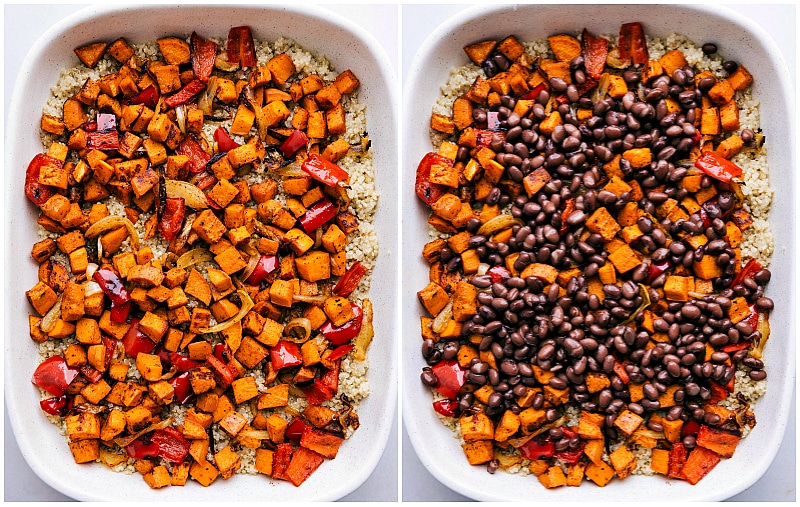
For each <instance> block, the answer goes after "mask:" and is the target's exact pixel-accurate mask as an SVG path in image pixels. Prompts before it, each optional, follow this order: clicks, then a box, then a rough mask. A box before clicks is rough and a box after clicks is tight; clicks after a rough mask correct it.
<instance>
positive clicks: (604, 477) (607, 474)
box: [586, 462, 614, 488]
mask: <svg viewBox="0 0 800 507" xmlns="http://www.w3.org/2000/svg"><path fill="white" fill-rule="evenodd" d="M586 477H587V478H588V479H589V480H591V481H592V482H593V483H595V484H597V485H598V486H600V487H601V488H602V487H603V486H605V485H606V484H608V483H609V482H611V479H613V478H614V469H613V468H612V467H611V465H608V464H606V463H602V462H601V463H600V464H598V463H594V462H592V463H589V464H588V465H586Z"/></svg>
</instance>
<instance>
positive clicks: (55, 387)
mask: <svg viewBox="0 0 800 507" xmlns="http://www.w3.org/2000/svg"><path fill="white" fill-rule="evenodd" d="M78 373H80V372H79V370H77V369H76V368H70V367H69V366H67V362H66V361H65V360H64V358H63V357H61V356H52V357H50V358H48V359H45V360H44V361H43V362H42V363H40V364H39V366H37V367H36V370H35V371H34V372H33V377H31V382H32V383H33V384H34V385H35V386H38V387H41V388H42V389H44V390H45V391H47V392H48V393H50V394H52V395H53V396H61V395H62V394H64V391H65V390H66V389H67V387H69V385H70V383H72V381H73V380H75V377H77V376H78Z"/></svg>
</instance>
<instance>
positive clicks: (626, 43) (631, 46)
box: [619, 22, 650, 65]
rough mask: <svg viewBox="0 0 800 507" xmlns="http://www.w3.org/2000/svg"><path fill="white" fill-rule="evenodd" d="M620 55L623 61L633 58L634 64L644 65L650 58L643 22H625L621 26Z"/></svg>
mask: <svg viewBox="0 0 800 507" xmlns="http://www.w3.org/2000/svg"><path fill="white" fill-rule="evenodd" d="M619 56H620V59H621V60H622V61H623V62H627V61H628V60H629V59H632V61H633V64H634V65H644V64H645V63H647V61H648V60H649V59H650V56H649V55H648V54H647V41H646V40H645V38H644V29H643V28H642V24H641V23H639V22H636V23H625V24H623V25H622V26H621V27H620V29H619Z"/></svg>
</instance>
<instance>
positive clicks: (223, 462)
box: [214, 445, 242, 479]
mask: <svg viewBox="0 0 800 507" xmlns="http://www.w3.org/2000/svg"><path fill="white" fill-rule="evenodd" d="M214 463H215V464H216V465H217V467H218V468H219V473H220V475H221V476H222V478H223V479H229V478H231V477H232V476H233V474H235V473H236V472H237V471H238V470H239V469H240V468H241V466H242V459H241V457H240V456H239V455H238V454H237V453H236V451H234V450H233V449H232V448H231V446H230V445H226V446H225V447H223V448H222V449H221V450H220V451H218V452H217V453H216V454H214Z"/></svg>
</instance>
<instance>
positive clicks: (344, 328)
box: [319, 303, 364, 345]
mask: <svg viewBox="0 0 800 507" xmlns="http://www.w3.org/2000/svg"><path fill="white" fill-rule="evenodd" d="M350 305H351V307H352V308H353V313H355V315H356V316H355V317H354V318H353V319H352V320H349V321H347V322H345V323H344V324H342V325H341V326H338V327H337V326H334V325H333V323H332V322H331V321H330V320H326V321H325V324H323V325H322V327H320V328H319V331H320V333H322V335H323V336H324V337H325V338H327V339H328V340H330V342H331V343H333V344H334V345H344V344H345V343H347V342H349V341H350V340H351V339H353V338H355V336H356V335H357V334H358V333H359V331H361V323H362V322H363V320H364V319H363V317H364V313H363V312H362V310H361V307H359V306H358V305H357V304H355V303H350Z"/></svg>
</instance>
